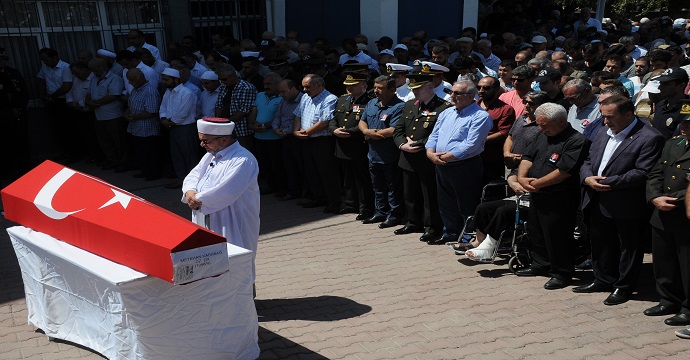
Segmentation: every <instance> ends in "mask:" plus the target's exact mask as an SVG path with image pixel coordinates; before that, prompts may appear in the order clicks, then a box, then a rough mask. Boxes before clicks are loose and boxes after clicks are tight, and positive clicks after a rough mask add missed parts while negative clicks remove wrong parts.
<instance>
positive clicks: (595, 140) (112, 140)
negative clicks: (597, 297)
mask: <svg viewBox="0 0 690 360" xmlns="http://www.w3.org/2000/svg"><path fill="white" fill-rule="evenodd" d="M576 16H578V19H577V20H576V21H574V22H572V20H573V19H570V20H568V19H565V18H563V17H561V15H560V12H558V11H556V12H551V13H550V14H549V16H548V20H547V21H539V22H535V24H532V30H533V31H531V32H525V31H524V30H521V31H515V32H512V31H505V32H502V33H492V32H491V31H488V32H489V33H488V34H477V32H476V30H475V29H473V28H467V29H463V30H462V33H461V37H460V38H457V39H456V38H452V37H447V36H443V37H439V38H436V39H429V38H428V36H427V34H426V33H425V32H424V31H419V32H417V33H415V34H414V36H412V37H409V38H404V39H401V42H400V43H399V44H397V45H395V46H394V44H393V41H392V39H391V38H389V37H386V36H384V37H382V38H380V39H379V40H378V41H376V46H377V48H378V51H377V53H376V54H369V48H368V46H367V45H368V39H367V38H366V36H364V35H361V34H360V35H357V36H356V37H354V38H352V39H346V40H344V41H342V43H341V44H340V45H341V48H342V53H341V52H340V51H338V50H336V49H334V48H333V47H331V45H330V44H329V42H328V39H325V38H319V39H317V40H316V42H315V43H314V44H310V43H306V42H302V43H300V42H298V37H299V34H297V33H295V32H290V33H288V36H287V37H282V36H277V37H276V36H274V34H272V33H268V32H267V33H264V35H263V36H262V39H261V40H260V41H259V43H258V45H257V44H256V43H254V42H253V41H252V40H249V39H244V40H242V41H241V42H240V41H237V40H234V39H232V38H229V37H226V36H224V35H223V34H220V33H219V34H215V35H214V36H213V38H212V39H213V44H212V45H210V46H206V47H204V51H203V52H202V51H200V50H199V48H198V46H197V44H196V40H195V39H194V38H193V37H185V38H184V39H182V41H181V42H179V43H177V42H175V43H172V44H170V46H169V47H168V51H167V53H168V58H167V62H166V61H163V60H162V59H161V57H160V51H159V50H158V49H157V48H156V47H155V46H153V45H150V44H148V43H146V41H145V35H144V34H143V33H142V32H141V31H138V30H132V31H130V33H129V41H130V44H131V47H130V48H128V49H125V50H120V51H117V52H111V51H108V50H105V49H99V50H98V51H97V53H96V54H97V55H96V58H93V59H91V58H90V57H91V56H90V53H89V52H88V51H84V52H81V53H80V54H79V57H78V58H79V60H78V61H76V62H74V63H72V64H67V63H65V62H64V61H62V60H60V57H59V56H58V53H57V51H56V50H54V49H49V48H44V49H41V50H40V51H39V56H40V58H41V61H42V62H43V66H42V67H41V70H40V72H39V74H38V79H39V81H40V91H41V96H42V98H43V99H44V100H45V104H46V108H47V109H48V110H49V112H50V114H51V116H52V118H53V121H52V122H53V123H54V124H55V128H54V130H55V135H56V138H57V139H59V140H60V142H61V144H62V145H63V147H62V150H63V151H64V157H65V160H66V161H69V160H74V159H76V158H78V157H80V156H87V157H88V160H89V161H95V162H96V163H97V164H99V165H101V166H103V168H104V169H113V170H115V171H118V172H124V171H128V170H131V169H133V168H137V169H139V170H140V172H139V173H137V174H136V175H135V176H137V177H142V178H145V179H146V180H155V179H158V178H160V177H161V176H170V177H171V178H173V179H175V181H174V182H172V183H170V184H168V185H167V186H166V187H168V188H171V189H175V188H180V187H182V181H183V179H184V178H185V176H187V174H189V173H190V171H191V170H192V169H193V168H194V167H195V166H196V165H197V163H198V162H199V159H200V158H201V155H202V154H201V151H200V147H199V139H200V137H199V133H198V130H197V127H196V119H199V118H214V117H218V118H227V119H230V121H232V122H233V123H234V128H233V129H234V132H233V137H234V138H235V139H237V142H238V143H239V144H240V145H241V146H242V147H244V148H246V149H247V150H249V151H251V152H252V153H253V154H254V155H255V156H256V158H257V160H258V162H259V165H260V174H259V180H260V182H259V183H260V188H261V193H262V194H270V193H275V196H276V197H277V198H278V199H279V200H283V201H287V200H293V199H295V200H297V204H298V205H300V206H302V207H304V208H315V207H323V208H324V209H323V211H324V213H333V214H346V213H353V214H357V215H356V219H357V220H359V221H362V222H363V223H364V224H378V227H379V228H381V229H385V228H390V227H395V226H400V227H398V228H397V229H395V230H394V233H395V234H397V235H403V234H410V233H420V234H421V236H420V240H421V241H424V242H427V243H429V244H445V243H446V242H455V243H457V246H454V248H455V249H456V250H457V251H460V253H465V252H466V253H467V255H468V257H470V258H474V259H482V260H486V258H487V254H488V253H492V249H491V247H494V246H496V243H495V239H496V238H498V236H499V235H497V234H496V231H497V230H500V229H503V228H505V222H504V221H503V222H502V221H499V220H500V219H497V218H496V215H495V214H494V210H492V211H491V212H490V216H485V215H484V216H475V219H476V220H475V221H474V223H473V224H472V227H474V228H476V230H477V241H476V242H473V243H469V244H467V245H463V244H461V240H462V237H461V235H462V229H463V228H464V227H465V225H466V224H465V220H466V219H467V218H468V217H469V216H471V215H473V214H475V212H480V210H481V209H483V208H482V207H481V206H480V201H481V199H480V197H481V193H482V187H483V186H484V185H486V184H487V183H489V182H491V181H495V180H501V179H504V178H505V179H507V180H508V184H509V186H510V188H511V189H512V190H513V191H514V192H515V193H518V194H522V193H530V194H531V205H530V208H529V214H528V216H529V222H528V224H529V228H528V233H529V238H530V243H531V250H530V254H531V258H532V260H533V261H532V265H531V267H529V268H526V269H522V270H520V271H518V273H517V275H520V276H538V275H547V276H548V277H550V279H549V280H548V282H547V283H546V284H545V285H544V287H545V288H546V289H560V288H564V287H566V286H568V285H569V284H570V282H571V279H572V276H573V273H574V270H575V269H574V266H575V265H576V264H574V259H573V246H574V245H573V236H574V235H573V234H574V230H575V229H576V228H578V231H579V232H581V233H584V234H588V238H589V241H590V243H591V258H592V266H593V271H594V278H595V280H594V281H593V282H592V283H591V284H587V285H584V286H578V287H576V288H574V289H573V291H575V292H610V294H609V296H608V297H607V298H606V300H605V303H606V304H607V305H616V304H620V303H623V302H626V301H628V300H629V299H630V297H631V296H632V294H633V292H634V291H635V289H636V286H637V278H638V274H639V269H640V266H641V263H642V253H643V245H644V243H645V242H646V241H647V240H648V239H647V237H646V236H645V234H646V233H647V232H646V229H647V224H648V223H649V224H651V229H652V232H651V233H652V239H653V255H654V270H655V277H656V281H657V289H658V292H659V294H660V295H661V301H660V303H659V304H658V305H657V306H654V307H652V308H650V309H648V310H646V311H645V314H646V315H649V316H658V315H673V316H672V317H670V318H668V319H666V323H667V324H669V325H690V220H689V219H688V218H689V217H690V212H688V209H690V206H688V205H687V201H688V199H689V197H687V196H686V191H687V189H688V183H689V182H690V149H689V145H688V144H689V141H688V139H689V138H690V102H689V100H688V96H687V94H688V90H689V89H690V88H689V86H690V84H689V83H688V71H689V70H690V67H689V66H690V65H688V64H690V60H689V59H688V53H689V52H690V46H688V43H690V36H689V35H688V25H687V21H686V19H676V20H675V21H674V20H672V19H670V18H668V17H661V18H659V19H655V20H654V21H651V20H649V19H646V18H645V19H641V20H640V21H639V22H628V23H627V25H630V26H623V25H622V24H621V25H619V27H620V29H618V28H616V27H615V26H612V25H613V24H612V23H611V22H610V21H608V22H607V23H606V24H605V25H607V26H604V27H602V24H601V23H600V22H599V21H598V20H597V19H594V18H592V17H591V13H590V11H589V9H586V8H585V9H582V10H581V11H579V12H578V13H577V14H576ZM605 29H608V30H605ZM372 53H373V52H372ZM2 56H3V58H5V59H6V56H5V55H4V54H3V55H2ZM0 70H2V74H3V77H2V80H3V84H6V83H7V84H9V82H8V81H11V79H12V76H13V75H11V74H13V73H12V69H11V68H9V67H7V66H6V64H5V63H3V60H0ZM7 79H10V80H7ZM20 82H23V80H22V81H20ZM20 82H17V81H15V83H13V84H14V88H15V89H16V91H9V90H7V89H9V88H8V87H7V85H4V86H5V89H3V90H2V91H3V97H2V101H3V106H5V103H8V104H14V105H8V106H9V107H10V108H12V109H13V110H14V109H17V110H18V111H20V110H21V109H22V108H24V107H25V106H26V99H25V98H22V97H21V96H20V95H21V94H25V93H26V91H25V89H24V90H22V89H21V87H22V85H21V84H20ZM22 91H23V92H22ZM10 93H11V94H10ZM9 114H11V113H3V114H2V115H3V116H8V115H9ZM14 116H16V114H15V115H14ZM212 141H216V138H205V137H204V138H203V139H202V141H201V142H202V146H204V147H205V148H206V147H210V146H209V144H210V143H211V142H212ZM166 142H167V144H166ZM664 142H665V143H664ZM502 204H503V203H502ZM496 214H497V213H496ZM476 215H482V214H479V213H477V214H476ZM482 219H484V220H482ZM650 219H651V221H650ZM508 225H510V224H508ZM487 240H488V241H487ZM677 334H678V336H681V337H688V338H690V331H688V330H681V331H679V332H677Z"/></svg>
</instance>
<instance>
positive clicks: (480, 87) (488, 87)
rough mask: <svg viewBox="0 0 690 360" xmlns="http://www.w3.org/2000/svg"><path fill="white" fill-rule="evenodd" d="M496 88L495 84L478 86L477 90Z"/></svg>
mask: <svg viewBox="0 0 690 360" xmlns="http://www.w3.org/2000/svg"><path fill="white" fill-rule="evenodd" d="M495 88H496V87H495V86H477V90H491V89H495Z"/></svg>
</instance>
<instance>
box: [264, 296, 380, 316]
mask: <svg viewBox="0 0 690 360" xmlns="http://www.w3.org/2000/svg"><path fill="white" fill-rule="evenodd" d="M255 303H256V312H257V313H258V314H259V322H267V321H282V320H310V321H336V320H343V319H349V318H353V317H356V316H360V315H362V314H366V313H368V312H369V311H371V306H368V305H364V304H360V303H358V302H356V301H353V300H350V299H348V298H344V297H340V296H329V295H323V296H316V297H305V298H295V299H264V300H256V301H255Z"/></svg>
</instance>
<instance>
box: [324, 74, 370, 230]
mask: <svg viewBox="0 0 690 360" xmlns="http://www.w3.org/2000/svg"><path fill="white" fill-rule="evenodd" d="M344 75H345V80H344V81H343V85H345V89H346V91H347V93H346V94H344V95H342V96H340V97H339V98H338V102H337V103H336V104H335V111H334V112H333V120H331V122H330V123H329V129H330V131H331V133H332V134H333V136H335V157H336V158H337V159H338V162H339V164H340V168H341V171H342V174H343V189H344V190H345V201H344V207H343V208H342V209H340V210H338V213H340V214H346V213H358V215H357V218H356V219H357V220H364V219H367V218H370V217H371V216H372V215H374V191H373V190H372V187H371V177H370V176H369V160H368V159H367V153H368V151H369V147H368V146H367V142H366V140H364V135H362V132H361V131H360V130H359V127H358V125H359V119H360V117H361V116H362V112H363V111H364V107H365V106H366V105H367V103H368V102H369V100H371V99H372V97H371V96H369V94H368V93H367V75H366V74H363V73H358V72H345V73H344Z"/></svg>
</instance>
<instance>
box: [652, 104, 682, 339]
mask: <svg viewBox="0 0 690 360" xmlns="http://www.w3.org/2000/svg"><path fill="white" fill-rule="evenodd" d="M674 121H679V124H678V129H679V131H680V136H676V137H673V138H671V139H669V140H668V141H666V144H665V145H664V149H663V150H662V152H661V157H660V158H659V161H657V163H656V165H654V168H652V171H651V172H650V173H649V179H648V180H647V200H648V201H649V202H650V203H651V204H652V205H654V208H655V209H654V212H653V213H652V218H651V220H650V221H649V223H650V224H651V225H652V254H653V256H654V278H655V280H656V290H657V292H658V293H659V295H661V300H660V301H659V304H658V305H655V306H653V307H651V308H649V309H647V310H645V311H644V314H645V315H647V316H661V315H672V314H675V316H672V317H670V318H668V319H666V320H665V321H664V323H666V324H667V325H671V326H680V325H690V220H689V219H688V218H687V217H686V209H685V206H684V205H685V200H686V199H685V193H686V191H687V188H688V183H690V100H686V101H685V102H684V103H683V106H682V107H681V111H680V113H679V119H674Z"/></svg>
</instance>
